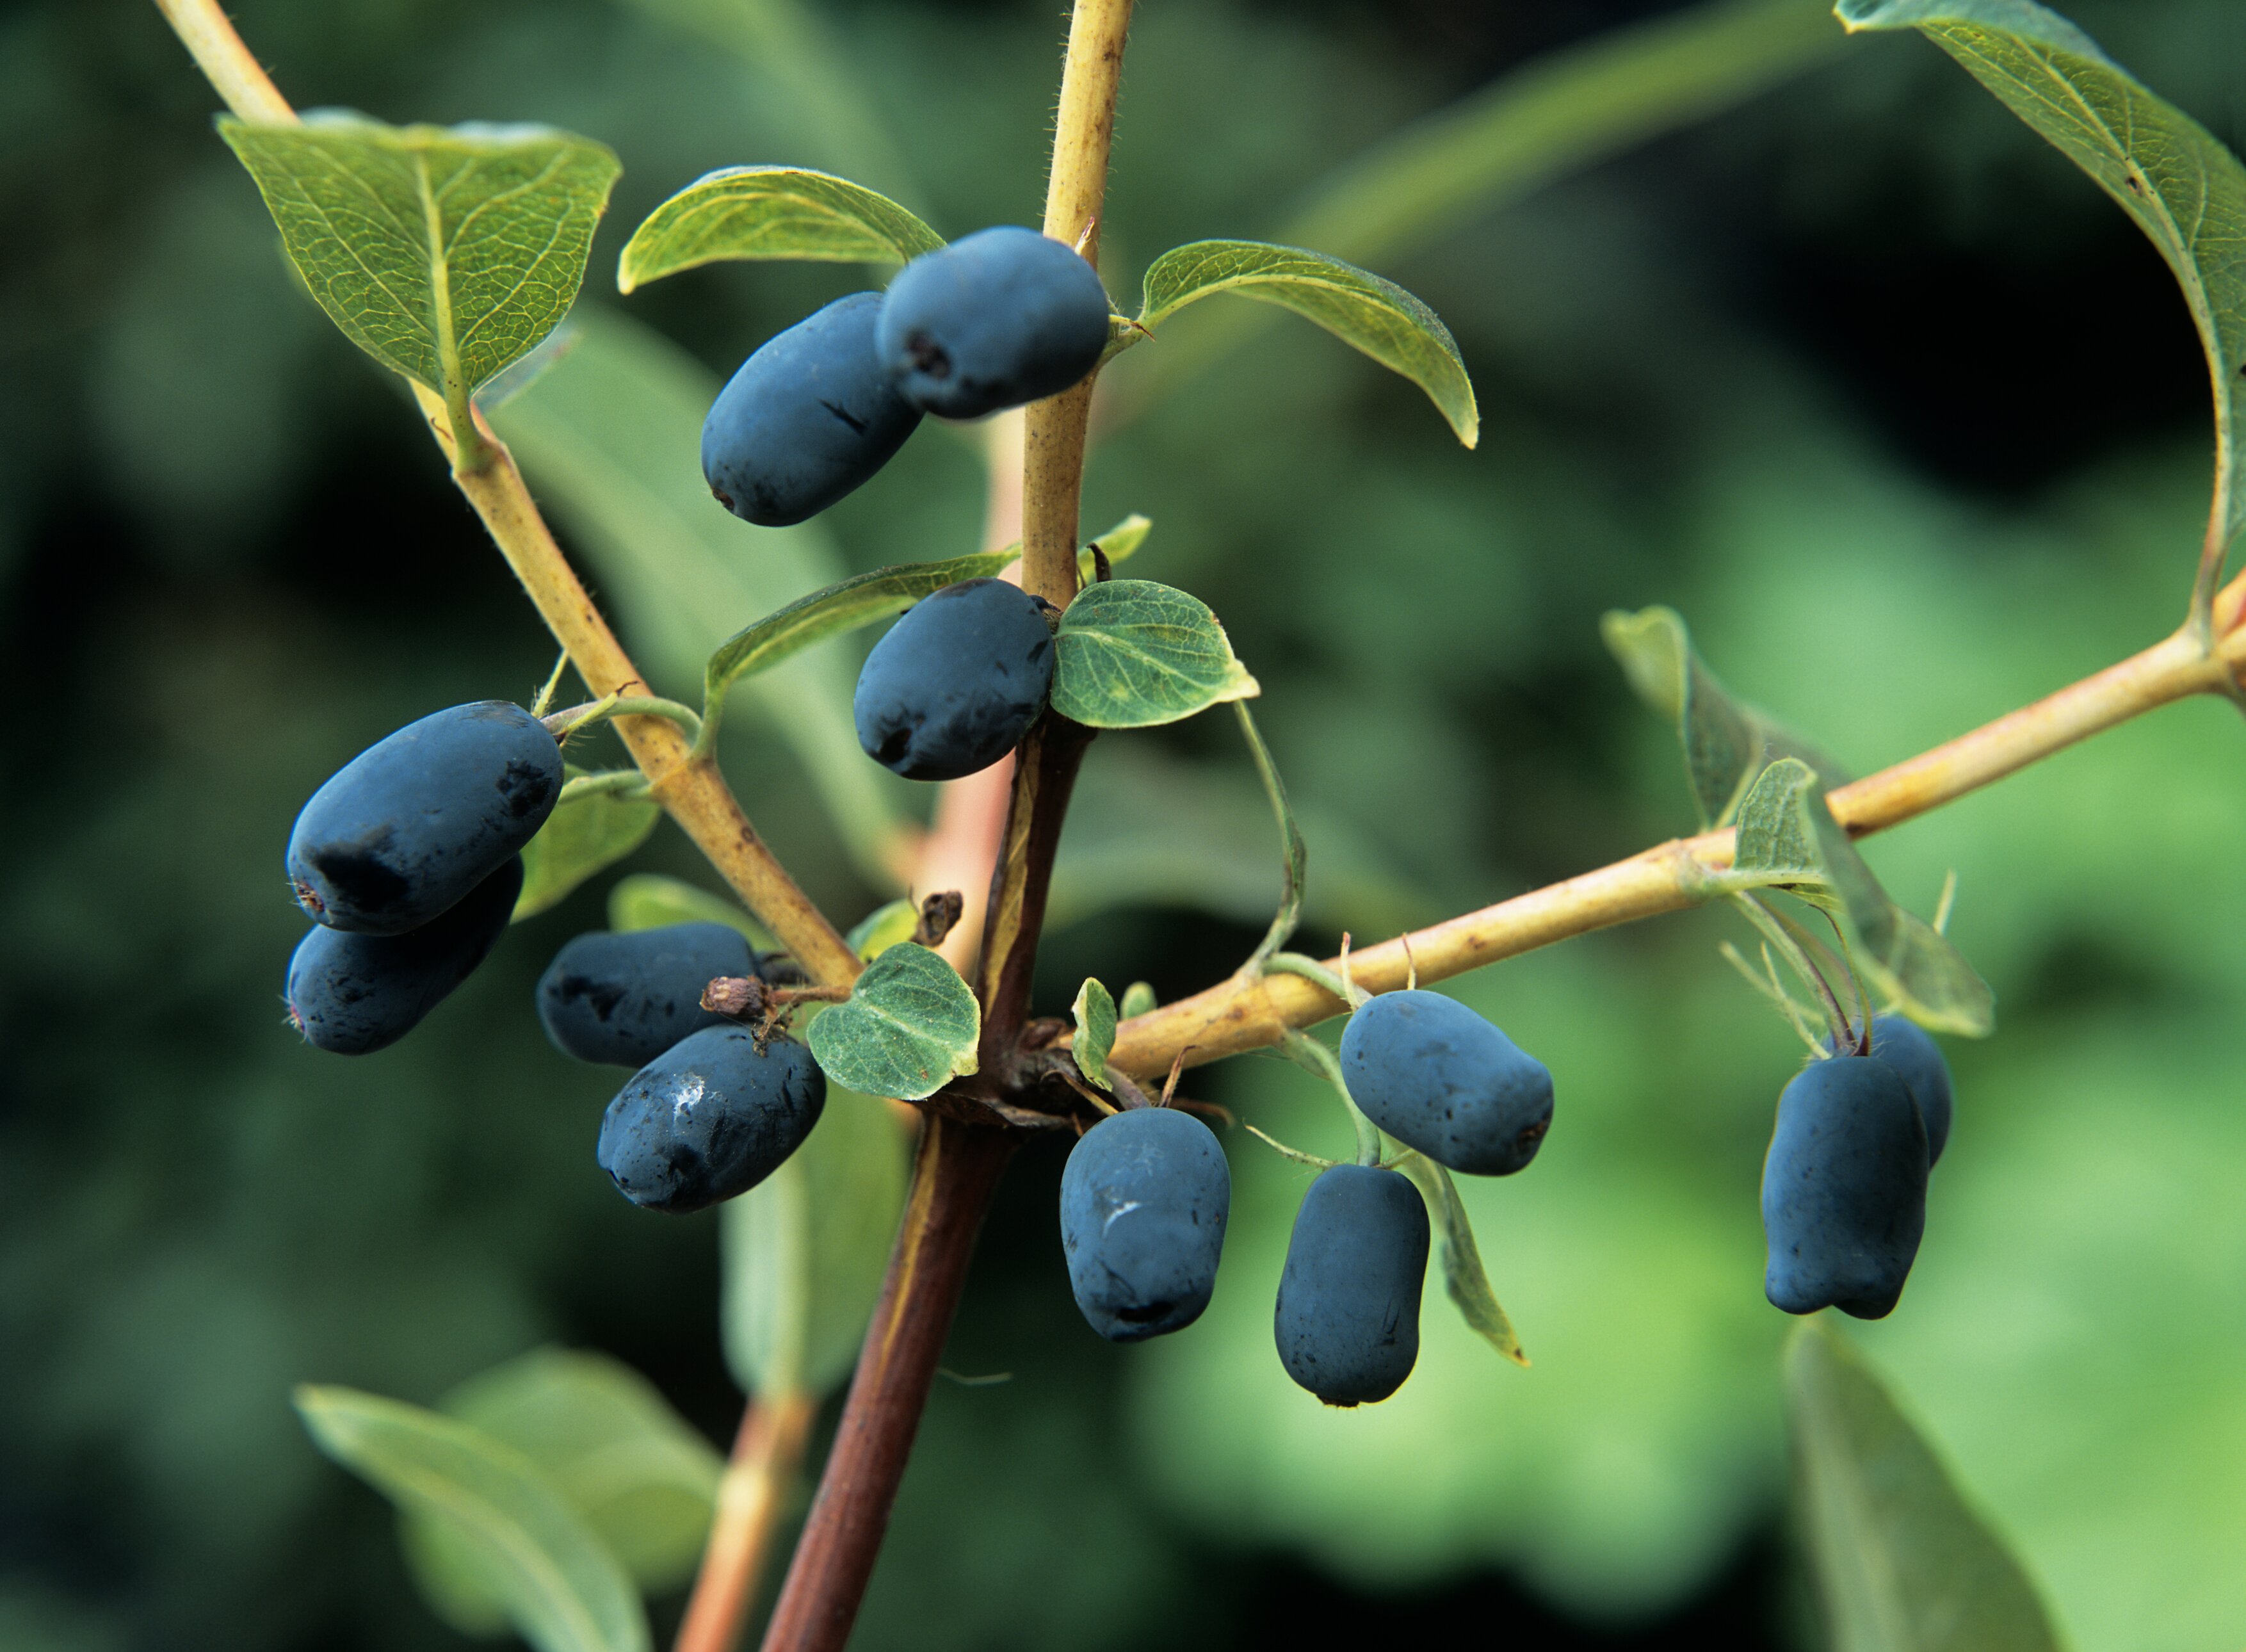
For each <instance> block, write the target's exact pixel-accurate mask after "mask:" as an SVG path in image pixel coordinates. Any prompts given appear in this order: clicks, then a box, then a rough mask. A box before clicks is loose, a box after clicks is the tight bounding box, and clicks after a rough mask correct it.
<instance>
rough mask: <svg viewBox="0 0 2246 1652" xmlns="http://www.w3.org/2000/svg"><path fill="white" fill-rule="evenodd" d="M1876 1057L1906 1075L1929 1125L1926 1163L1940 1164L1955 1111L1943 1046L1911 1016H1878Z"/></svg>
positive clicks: (1912, 1095)
mask: <svg viewBox="0 0 2246 1652" xmlns="http://www.w3.org/2000/svg"><path fill="white" fill-rule="evenodd" d="M1872 1055H1873V1056H1874V1057H1875V1059H1877V1060H1880V1061H1884V1062H1886V1063H1887V1064H1888V1065H1889V1066H1890V1067H1892V1068H1894V1069H1895V1071H1896V1072H1898V1073H1900V1074H1902V1081H1903V1084H1905V1085H1906V1086H1907V1087H1908V1088H1909V1091H1910V1098H1911V1100H1913V1101H1914V1102H1916V1103H1917V1104H1918V1116H1919V1118H1921V1119H1922V1120H1923V1121H1924V1123H1925V1125H1926V1162H1927V1164H1928V1166H1933V1165H1935V1164H1936V1163H1938V1162H1939V1161H1940V1159H1941V1158H1942V1150H1943V1147H1944V1146H1948V1145H1949V1141H1950V1112H1951V1110H1952V1097H1951V1092H1950V1064H1949V1063H1948V1062H1947V1061H1945V1060H1943V1057H1942V1046H1941V1045H1940V1044H1936V1043H1935V1042H1934V1036H1933V1034H1931V1033H1930V1032H1928V1031H1927V1030H1926V1029H1925V1028H1923V1027H1922V1026H1920V1025H1919V1024H1918V1023H1916V1021H1913V1020H1911V1019H1910V1018H1909V1016H1873V1017H1872Z"/></svg>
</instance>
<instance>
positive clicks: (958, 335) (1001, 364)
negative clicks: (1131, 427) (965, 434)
mask: <svg viewBox="0 0 2246 1652" xmlns="http://www.w3.org/2000/svg"><path fill="white" fill-rule="evenodd" d="M1107 314H1108V305H1107V289H1106V288H1104V287H1102V286H1101V285H1100V284H1099V272H1098V271H1097V270H1095V269H1092V266H1091V265H1090V264H1088V263H1086V262H1085V261H1084V260H1083V259H1082V258H1080V257H1079V256H1078V255H1076V253H1075V252H1073V251H1072V250H1071V249H1070V248H1067V247H1065V246H1063V245H1062V244H1061V243H1060V242H1059V241H1053V240H1051V239H1049V238H1048V237H1046V236H1044V235H1039V234H1038V232H1037V231H1036V230H1034V229H1024V228H1018V226H1014V225H1002V226H1000V227H999V228H996V229H984V230H979V231H977V233H976V234H974V235H964V236H962V237H961V238H960V239H959V240H957V241H954V242H952V243H951V245H949V247H946V248H943V249H942V250H940V251H937V252H932V253H928V254H925V255H922V256H921V257H919V258H915V259H914V260H913V262H910V263H909V264H907V265H906V266H905V267H904V268H903V269H902V270H900V271H898V272H897V278H896V279H895V281H893V282H890V283H889V290H888V292H887V293H886V294H884V295H883V296H882V298H881V322H880V325H879V326H878V327H877V328H876V330H875V344H876V347H877V348H878V349H879V350H880V351H881V360H882V362H883V364H885V365H886V366H887V367H888V371H889V373H890V375H891V377H893V378H894V380H895V384H896V386H897V388H898V390H899V391H901V392H902V395H903V396H904V398H905V399H906V400H907V401H909V402H910V403H912V405H914V406H915V407H919V408H922V409H923V410H925V411H928V412H931V413H936V414H939V415H941V416H942V417H943V418H981V417H982V416H983V414H985V413H992V412H996V411H997V410H998V409H1000V408H1002V407H1019V406H1020V405H1022V404H1023V403H1024V402H1034V401H1037V400H1039V399H1040V398H1044V397H1047V396H1058V394H1060V392H1061V391H1065V390H1066V389H1068V388H1069V386H1071V385H1072V384H1075V383H1076V382H1077V381H1078V380H1079V379H1081V378H1082V377H1084V376H1085V375H1086V373H1089V372H1090V371H1092V369H1093V368H1094V367H1096V366H1098V365H1099V357H1100V355H1101V353H1102V352H1103V351H1105V350H1106V348H1107Z"/></svg>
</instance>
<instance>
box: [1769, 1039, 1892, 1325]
mask: <svg viewBox="0 0 2246 1652" xmlns="http://www.w3.org/2000/svg"><path fill="white" fill-rule="evenodd" d="M1926 1172H1927V1153H1926V1125H1924V1123H1923V1121H1922V1120H1921V1119H1920V1118H1919V1113H1918V1108H1917V1106H1916V1105H1915V1104H1914V1103H1913V1102H1912V1100H1911V1096H1910V1090H1909V1086H1907V1085H1906V1084H1904V1083H1903V1080H1902V1075H1901V1074H1899V1073H1898V1072H1896V1071H1895V1069H1894V1068H1893V1067H1891V1066H1889V1064H1887V1063H1886V1062H1884V1061H1882V1060H1880V1059H1878V1058H1877V1057H1871V1056H1834V1057H1828V1058H1827V1059H1825V1060H1822V1061H1813V1062H1811V1063H1810V1064H1809V1065H1808V1066H1807V1068H1805V1069H1804V1070H1803V1071H1801V1072H1800V1074H1799V1075H1798V1076H1797V1077H1796V1078H1794V1080H1793V1083H1791V1084H1787V1087H1786V1090H1785V1091H1784V1093H1783V1094H1781V1095H1780V1097H1779V1100H1778V1127H1777V1129H1776V1130H1775V1131H1773V1132H1772V1135H1771V1139H1770V1152H1769V1154H1768V1155H1767V1156H1766V1158H1765V1159H1764V1160H1763V1168H1762V1226H1763V1236H1764V1238H1765V1240H1766V1241H1767V1244H1768V1248H1769V1268H1768V1271H1767V1273H1766V1275H1764V1281H1763V1290H1764V1294H1765V1295H1767V1296H1768V1297H1769V1298H1770V1300H1771V1302H1772V1305H1773V1306H1774V1307H1777V1308H1782V1309H1785V1310H1786V1311H1787V1313H1789V1314H1812V1313H1814V1312H1816V1311H1817V1310H1818V1309H1821V1308H1834V1307H1837V1308H1839V1309H1841V1311H1842V1312H1843V1313H1848V1314H1853V1315H1855V1316H1856V1317H1857V1318H1858V1319H1879V1318H1882V1316H1884V1315H1886V1314H1888V1313H1889V1311H1890V1310H1892V1309H1894V1307H1895V1302H1896V1299H1897V1298H1899V1297H1900V1296H1901V1295H1902V1287H1903V1281H1904V1280H1905V1279H1906V1278H1907V1277H1909V1274H1910V1264H1911V1261H1912V1259H1913V1258H1914V1257H1916V1255H1917V1254H1918V1241H1919V1238H1920V1236H1921V1235H1922V1234H1923V1233H1924V1231H1925V1228H1926Z"/></svg>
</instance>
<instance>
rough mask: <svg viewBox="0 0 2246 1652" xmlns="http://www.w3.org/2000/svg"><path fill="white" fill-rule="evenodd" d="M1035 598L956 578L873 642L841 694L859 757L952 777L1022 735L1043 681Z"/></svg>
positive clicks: (1048, 669)
mask: <svg viewBox="0 0 2246 1652" xmlns="http://www.w3.org/2000/svg"><path fill="white" fill-rule="evenodd" d="M1052 673H1053V647H1052V629H1051V628H1050V627H1048V626H1047V625H1046V624H1045V608H1044V606H1043V605H1042V604H1041V603H1039V602H1038V600H1037V598H1035V597H1034V596H1031V595H1027V594H1026V593H1025V592H1024V591H1023V590H1022V589H1021V588H1020V587H1018V586H1014V585H1009V584H1007V583H1006V581H1004V580H964V581H961V582H960V583H959V584H957V585H947V586H945V587H944V588H943V589H942V590H940V591H938V592H937V593H936V595H933V596H930V597H927V598H924V599H923V600H922V601H921V602H918V603H917V604H915V606H914V607H913V608H911V609H910V610H909V612H908V613H907V614H906V615H905V616H904V618H902V619H901V620H899V621H898V622H896V623H895V625H893V626H891V627H890V628H889V631H888V635H887V636H884V637H882V638H881V641H880V642H876V643H875V644H874V649H873V652H872V653H870V654H868V656H866V666H865V669H864V670H861V672H859V673H858V692H857V694H856V695H855V696H854V697H853V698H852V700H851V702H850V713H851V716H852V717H854V718H855V719H856V721H857V724H858V744H860V745H862V746H864V747H865V748H866V755H867V756H868V757H869V758H873V759H874V761H875V762H876V763H879V764H881V765H883V766H884V767H887V768H891V769H895V771H896V772H898V773H899V774H902V775H903V776H904V777H905V778H906V779H908V780H956V779H958V778H960V776H962V775H964V774H972V773H974V772H976V771H977V769H987V768H989V767H990V765H992V764H993V763H996V762H997V760H998V759H999V758H1002V757H1004V756H1005V755H1006V753H1007V752H1009V751H1012V750H1013V749H1014V748H1015V747H1016V746H1018V745H1019V744H1021V742H1022V736H1024V734H1026V733H1028V732H1029V729H1030V724H1032V723H1034V722H1036V721H1037V720H1038V712H1039V711H1041V710H1044V709H1045V694H1046V691H1047V690H1050V689H1051V688H1052Z"/></svg>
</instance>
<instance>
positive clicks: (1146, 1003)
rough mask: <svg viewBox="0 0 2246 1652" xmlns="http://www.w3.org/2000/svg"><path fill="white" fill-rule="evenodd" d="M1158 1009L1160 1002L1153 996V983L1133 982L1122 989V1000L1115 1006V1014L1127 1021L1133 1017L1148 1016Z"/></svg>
mask: <svg viewBox="0 0 2246 1652" xmlns="http://www.w3.org/2000/svg"><path fill="white" fill-rule="evenodd" d="M1159 1008H1160V1001H1159V1000H1158V999H1156V998H1155V996H1154V983H1153V982H1147V981H1134V982H1132V983H1131V984H1130V985H1129V986H1127V987H1126V988H1124V989H1123V999H1122V1002H1121V1003H1118V1004H1117V1005H1116V1006H1115V1013H1116V1014H1117V1015H1118V1016H1120V1017H1121V1018H1122V1019H1123V1020H1125V1021H1128V1020H1130V1019H1131V1017H1132V1016H1150V1015H1152V1014H1154V1011H1155V1010H1157V1009H1159Z"/></svg>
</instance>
